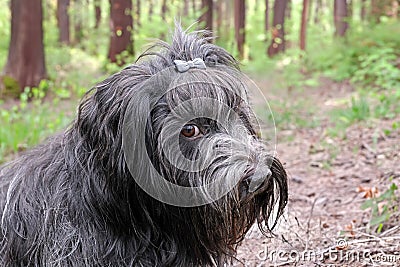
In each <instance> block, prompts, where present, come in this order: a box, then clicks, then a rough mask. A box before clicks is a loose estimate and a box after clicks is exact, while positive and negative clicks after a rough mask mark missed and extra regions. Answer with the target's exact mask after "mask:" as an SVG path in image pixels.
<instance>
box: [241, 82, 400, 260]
mask: <svg viewBox="0 0 400 267" xmlns="http://www.w3.org/2000/svg"><path fill="white" fill-rule="evenodd" d="M269 78H271V77H269ZM256 81H257V82H256V83H257V84H258V86H259V87H260V88H261V90H262V91H263V93H264V95H266V96H267V98H268V99H269V102H270V104H271V106H272V107H273V106H274V105H273V103H271V102H274V101H277V102H279V103H284V105H285V106H288V107H297V108H298V107H299V103H303V104H302V105H303V106H302V107H300V109H302V110H294V111H293V112H294V113H296V112H304V109H307V108H309V109H312V110H313V113H312V116H313V117H314V118H313V119H317V121H318V122H319V123H318V124H317V125H314V126H312V127H310V126H307V125H306V126H304V125H301V126H298V125H296V123H295V122H294V123H293V125H292V127H285V129H280V127H279V125H277V126H278V127H277V128H278V129H277V137H278V142H277V156H278V158H279V159H280V160H281V161H282V163H284V166H285V168H286V171H287V173H288V180H289V202H288V205H287V208H286V212H285V214H284V216H282V217H281V219H280V222H279V225H278V227H277V228H276V229H275V230H274V233H275V237H273V238H266V237H264V236H263V235H262V234H261V233H260V231H259V230H258V228H257V227H256V226H254V228H253V229H252V230H251V231H250V232H249V233H248V235H247V236H246V238H245V240H244V241H243V242H242V244H241V245H240V246H239V248H238V255H237V258H238V259H239V260H240V261H241V263H236V264H234V265H235V266H400V223H399V222H400V212H399V209H398V207H399V201H398V200H399V197H398V195H399V192H398V191H399V190H393V191H391V192H394V194H395V195H396V194H397V199H395V200H393V198H392V197H393V194H390V190H389V191H387V189H388V188H390V186H391V185H392V184H397V186H399V185H400V152H399V151H400V142H399V140H400V131H399V130H397V131H393V132H390V133H388V132H387V131H386V132H385V129H391V127H392V125H393V123H394V122H395V121H397V122H398V121H400V117H397V118H393V119H390V120H372V119H371V120H368V121H367V122H362V123H356V124H353V125H352V126H350V127H348V128H346V129H345V130H344V136H341V137H332V136H331V135H329V134H328V132H329V131H328V130H329V128H330V127H332V120H331V119H330V117H329V114H330V112H331V110H332V109H334V108H335V107H337V106H340V105H342V104H343V103H344V102H343V101H342V100H343V99H349V98H350V97H351V95H352V94H353V93H354V90H353V88H352V87H351V86H350V85H349V84H347V83H334V82H332V81H329V80H322V81H321V84H320V86H318V88H302V89H301V90H299V89H297V90H295V89H293V90H285V89H279V88H276V86H275V88H274V86H271V84H273V83H274V80H273V79H272V82H271V80H269V79H267V78H262V79H260V78H258V79H256ZM306 116H309V115H306ZM310 119H311V116H310ZM385 192H386V194H385ZM379 196H380V198H371V197H379ZM373 200H376V202H372V201H373ZM366 201H369V202H371V203H373V204H372V205H371V206H372V207H373V208H374V209H375V210H376V212H377V213H376V214H375V215H373V216H372V215H371V214H372V211H371V209H364V210H363V209H362V208H361V205H363V203H365V202H366ZM388 214H391V216H390V218H388V217H386V218H385V219H384V224H383V228H382V229H380V230H379V229H377V226H374V225H372V223H371V222H372V221H371V219H376V220H379V218H382V216H383V217H384V216H387V215H388ZM378 232H379V233H378Z"/></svg>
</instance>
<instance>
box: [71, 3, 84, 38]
mask: <svg viewBox="0 0 400 267" xmlns="http://www.w3.org/2000/svg"><path fill="white" fill-rule="evenodd" d="M74 9H75V12H74V16H73V20H74V43H75V44H79V43H80V42H81V40H82V38H83V29H82V13H81V12H82V11H81V10H82V9H83V3H82V0H74Z"/></svg>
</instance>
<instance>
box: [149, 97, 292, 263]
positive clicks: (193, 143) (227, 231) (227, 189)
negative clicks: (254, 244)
mask: <svg viewBox="0 0 400 267" xmlns="http://www.w3.org/2000/svg"><path fill="white" fill-rule="evenodd" d="M175 93H176V92H175ZM178 93H179V92H178ZM159 103H160V104H159V106H156V108H155V110H153V113H152V127H151V129H152V132H151V133H150V132H148V135H147V136H146V139H147V141H146V143H147V145H148V146H147V152H148V155H149V156H150V158H151V161H152V164H153V166H154V167H155V169H156V170H157V171H158V173H159V174H161V176H162V177H163V178H164V179H166V180H168V181H169V182H172V183H174V184H177V185H180V186H184V187H192V188H195V187H196V188H200V189H201V190H200V191H196V192H195V191H193V194H197V195H196V196H195V197H196V198H202V199H203V200H204V202H206V203H208V204H205V205H201V206H197V207H189V208H185V207H182V208H177V207H172V206H166V210H165V212H167V213H169V216H172V217H177V218H178V217H180V218H186V221H185V222H184V224H186V225H185V226H187V225H190V227H191V229H190V231H191V232H192V234H193V236H195V238H196V239H197V240H199V241H200V242H201V244H202V246H204V247H205V248H206V250H207V251H208V252H209V253H210V254H215V255H216V256H218V257H220V256H221V252H222V254H224V255H226V256H229V257H232V256H234V254H235V248H236V245H237V244H238V243H239V242H240V241H241V240H242V239H243V238H244V236H245V234H246V233H247V232H248V231H249V229H250V228H251V226H252V225H253V224H254V222H257V223H258V225H259V228H260V229H261V231H262V232H263V233H264V234H270V233H271V230H272V228H273V227H274V226H275V224H276V219H277V218H278V217H279V216H280V215H281V214H282V212H283V209H284V207H285V205H286V202H287V181H286V173H285V171H284V169H283V167H282V165H281V163H280V162H279V160H277V159H276V158H275V157H274V156H273V155H272V154H270V153H269V152H268V147H267V146H266V144H264V143H263V142H262V141H261V140H260V139H259V138H258V137H257V136H256V134H255V129H253V125H252V124H251V121H252V118H251V115H252V114H249V113H248V110H249V108H248V106H245V103H243V102H242V103H241V105H242V107H240V108H238V109H237V111H236V112H237V113H239V114H240V115H238V116H230V115H227V114H225V115H224V117H225V118H224V120H227V121H225V123H224V125H225V127H223V126H222V125H221V124H220V123H219V122H218V121H215V120H212V119H209V118H195V119H192V120H191V121H190V122H187V123H193V124H196V125H199V126H200V127H204V125H206V126H207V127H209V129H208V133H207V134H205V135H204V136H203V137H202V138H199V139H195V140H189V139H187V138H184V137H182V136H180V137H179V142H178V143H179V146H177V147H174V149H172V150H171V149H166V148H165V144H170V143H173V141H174V140H173V139H174V138H176V135H174V134H171V135H167V136H163V137H161V135H162V134H161V133H162V132H163V130H164V131H165V132H167V133H169V132H173V131H174V127H175V126H174V125H182V124H183V123H184V121H180V122H177V123H176V124H174V122H173V121H172V120H171V118H170V117H168V116H169V115H170V112H171V111H170V108H171V104H170V105H166V101H165V99H164V100H160V101H159ZM232 103H235V101H232ZM224 104H225V105H226V103H224ZM231 105H232V104H231ZM233 105H234V104H233ZM237 106H238V107H239V105H237ZM207 108H208V109H210V112H211V113H213V114H218V112H220V111H218V110H213V109H215V107H214V106H211V107H207V106H204V105H198V106H197V107H196V105H195V106H191V108H190V109H188V110H186V111H187V112H189V113H191V114H196V113H198V112H196V111H195V110H196V109H203V111H204V109H207ZM245 112H246V113H245ZM236 115H237V114H236ZM181 117H184V116H181ZM177 120H179V119H177ZM175 131H176V129H175ZM184 160H186V161H187V162H189V163H188V164H189V165H185V166H184V167H185V168H183V167H182V166H183V165H181V166H176V164H178V165H179V163H180V162H182V161H184ZM188 169H189V170H190V171H188ZM208 185H210V186H208ZM161 190H163V189H161ZM199 192H200V193H199ZM215 195H219V196H220V197H219V198H218V199H214V196H215ZM178 225H179V223H178V224H177V227H178V229H179V227H180V226H178ZM185 226H183V227H182V229H185ZM183 234H184V233H183Z"/></svg>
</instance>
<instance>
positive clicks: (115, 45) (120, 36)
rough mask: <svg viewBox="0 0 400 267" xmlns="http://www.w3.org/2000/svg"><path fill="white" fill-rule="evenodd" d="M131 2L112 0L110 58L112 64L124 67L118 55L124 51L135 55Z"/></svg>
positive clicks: (122, 60)
mask: <svg viewBox="0 0 400 267" xmlns="http://www.w3.org/2000/svg"><path fill="white" fill-rule="evenodd" d="M131 10H132V1H131V0H110V29H111V38H110V47H109V50H108V58H109V60H110V62H114V63H117V64H118V65H120V66H121V65H123V64H124V63H125V61H124V59H123V58H120V59H118V55H119V54H121V53H122V52H123V51H128V52H129V54H133V41H132V39H131V33H132V26H133V19H132V15H131Z"/></svg>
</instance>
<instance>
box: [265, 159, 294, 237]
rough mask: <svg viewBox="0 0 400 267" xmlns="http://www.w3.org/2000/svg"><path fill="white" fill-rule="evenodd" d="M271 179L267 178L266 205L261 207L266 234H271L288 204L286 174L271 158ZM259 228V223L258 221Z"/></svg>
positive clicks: (275, 160)
mask: <svg viewBox="0 0 400 267" xmlns="http://www.w3.org/2000/svg"><path fill="white" fill-rule="evenodd" d="M271 160H272V162H271V167H270V168H271V173H272V174H271V177H270V178H269V189H268V190H267V192H268V201H267V203H268V204H267V205H265V206H263V209H262V211H261V212H262V218H263V220H264V221H265V222H266V223H265V226H266V227H267V231H266V232H271V231H272V230H273V229H274V228H275V226H276V224H277V223H278V219H279V218H280V216H281V215H282V214H283V212H284V210H285V207H286V205H287V202H288V183H287V174H286V171H285V169H284V167H283V165H282V163H281V162H280V161H279V159H278V158H276V157H272V158H271ZM259 226H260V227H261V223H260V221H259Z"/></svg>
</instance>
